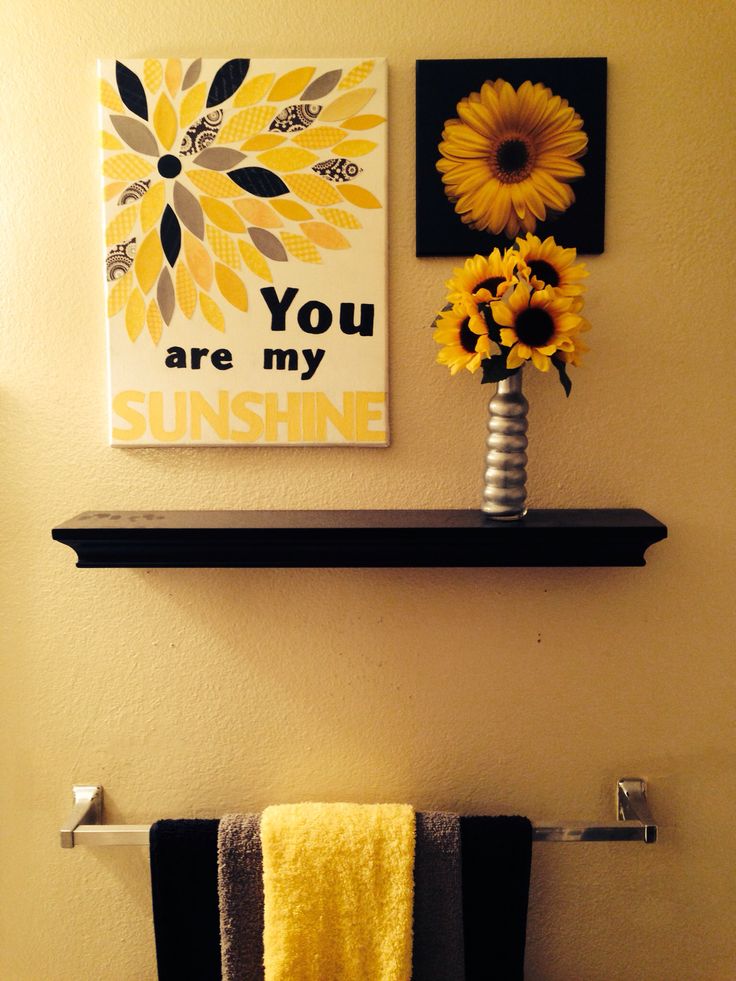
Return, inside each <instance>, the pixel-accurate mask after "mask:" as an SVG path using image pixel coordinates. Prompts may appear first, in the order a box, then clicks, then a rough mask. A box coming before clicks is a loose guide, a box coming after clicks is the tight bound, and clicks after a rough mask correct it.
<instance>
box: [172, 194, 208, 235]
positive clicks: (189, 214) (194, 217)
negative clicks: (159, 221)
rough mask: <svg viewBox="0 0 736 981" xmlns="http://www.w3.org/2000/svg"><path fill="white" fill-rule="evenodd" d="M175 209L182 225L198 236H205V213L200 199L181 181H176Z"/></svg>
mask: <svg viewBox="0 0 736 981" xmlns="http://www.w3.org/2000/svg"><path fill="white" fill-rule="evenodd" d="M174 210H175V211H176V213H177V215H178V216H179V220H180V221H181V223H182V225H184V226H185V227H186V228H188V229H189V231H190V232H192V234H193V235H196V236H197V238H204V215H203V214H202V208H201V207H200V204H199V201H198V200H197V199H196V197H195V196H194V195H193V194H192V192H191V191H190V190H188V189H187V188H186V187H184V185H183V184H180V183H179V181H175V182H174Z"/></svg>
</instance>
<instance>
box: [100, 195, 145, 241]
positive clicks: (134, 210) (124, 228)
mask: <svg viewBox="0 0 736 981" xmlns="http://www.w3.org/2000/svg"><path fill="white" fill-rule="evenodd" d="M137 217H138V204H137V203H134V204H129V205H128V207H127V208H124V209H123V210H122V211H120V212H119V213H118V214H117V215H116V216H115V217H114V218H113V220H112V221H111V222H110V224H109V225H108V226H107V228H106V229H105V245H108V246H109V245H117V244H118V242H122V241H123V240H124V239H126V238H127V237H128V236H129V235H130V233H131V232H132V231H133V225H135V222H136V219H137Z"/></svg>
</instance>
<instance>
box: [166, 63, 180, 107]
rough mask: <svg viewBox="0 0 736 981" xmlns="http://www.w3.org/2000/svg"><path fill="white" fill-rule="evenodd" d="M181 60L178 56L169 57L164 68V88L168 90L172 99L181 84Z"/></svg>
mask: <svg viewBox="0 0 736 981" xmlns="http://www.w3.org/2000/svg"><path fill="white" fill-rule="evenodd" d="M181 74H182V68H181V60H180V59H179V58H169V60H168V61H167V62H166V68H165V70H164V80H165V82H166V88H167V89H168V90H169V95H170V96H171V98H172V99H173V98H174V97H175V96H176V95H177V94H178V92H179V86H180V85H181Z"/></svg>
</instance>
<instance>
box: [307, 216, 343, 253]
mask: <svg viewBox="0 0 736 981" xmlns="http://www.w3.org/2000/svg"><path fill="white" fill-rule="evenodd" d="M301 229H302V231H303V232H304V234H305V235H306V236H307V238H310V239H311V240H312V241H313V242H314V243H315V245H321V246H322V248H323V249H349V248H350V242H348V240H347V239H346V238H345V236H344V235H342V234H341V233H340V232H338V230H337V229H336V228H335V227H334V226H333V225H328V224H326V223H325V222H323V221H305V222H304V224H303V225H302V226H301Z"/></svg>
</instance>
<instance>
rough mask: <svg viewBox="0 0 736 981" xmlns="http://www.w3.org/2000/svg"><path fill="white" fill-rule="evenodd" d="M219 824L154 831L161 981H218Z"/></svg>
mask: <svg viewBox="0 0 736 981" xmlns="http://www.w3.org/2000/svg"><path fill="white" fill-rule="evenodd" d="M218 824H219V822H218V821H191V820H182V821H157V822H156V823H155V824H153V825H152V826H151V832H150V846H151V894H152V898H153V928H154V934H155V940H156V962H157V964H158V977H159V981H205V979H206V981H219V979H220V916H219V912H218V902H217V826H218Z"/></svg>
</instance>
